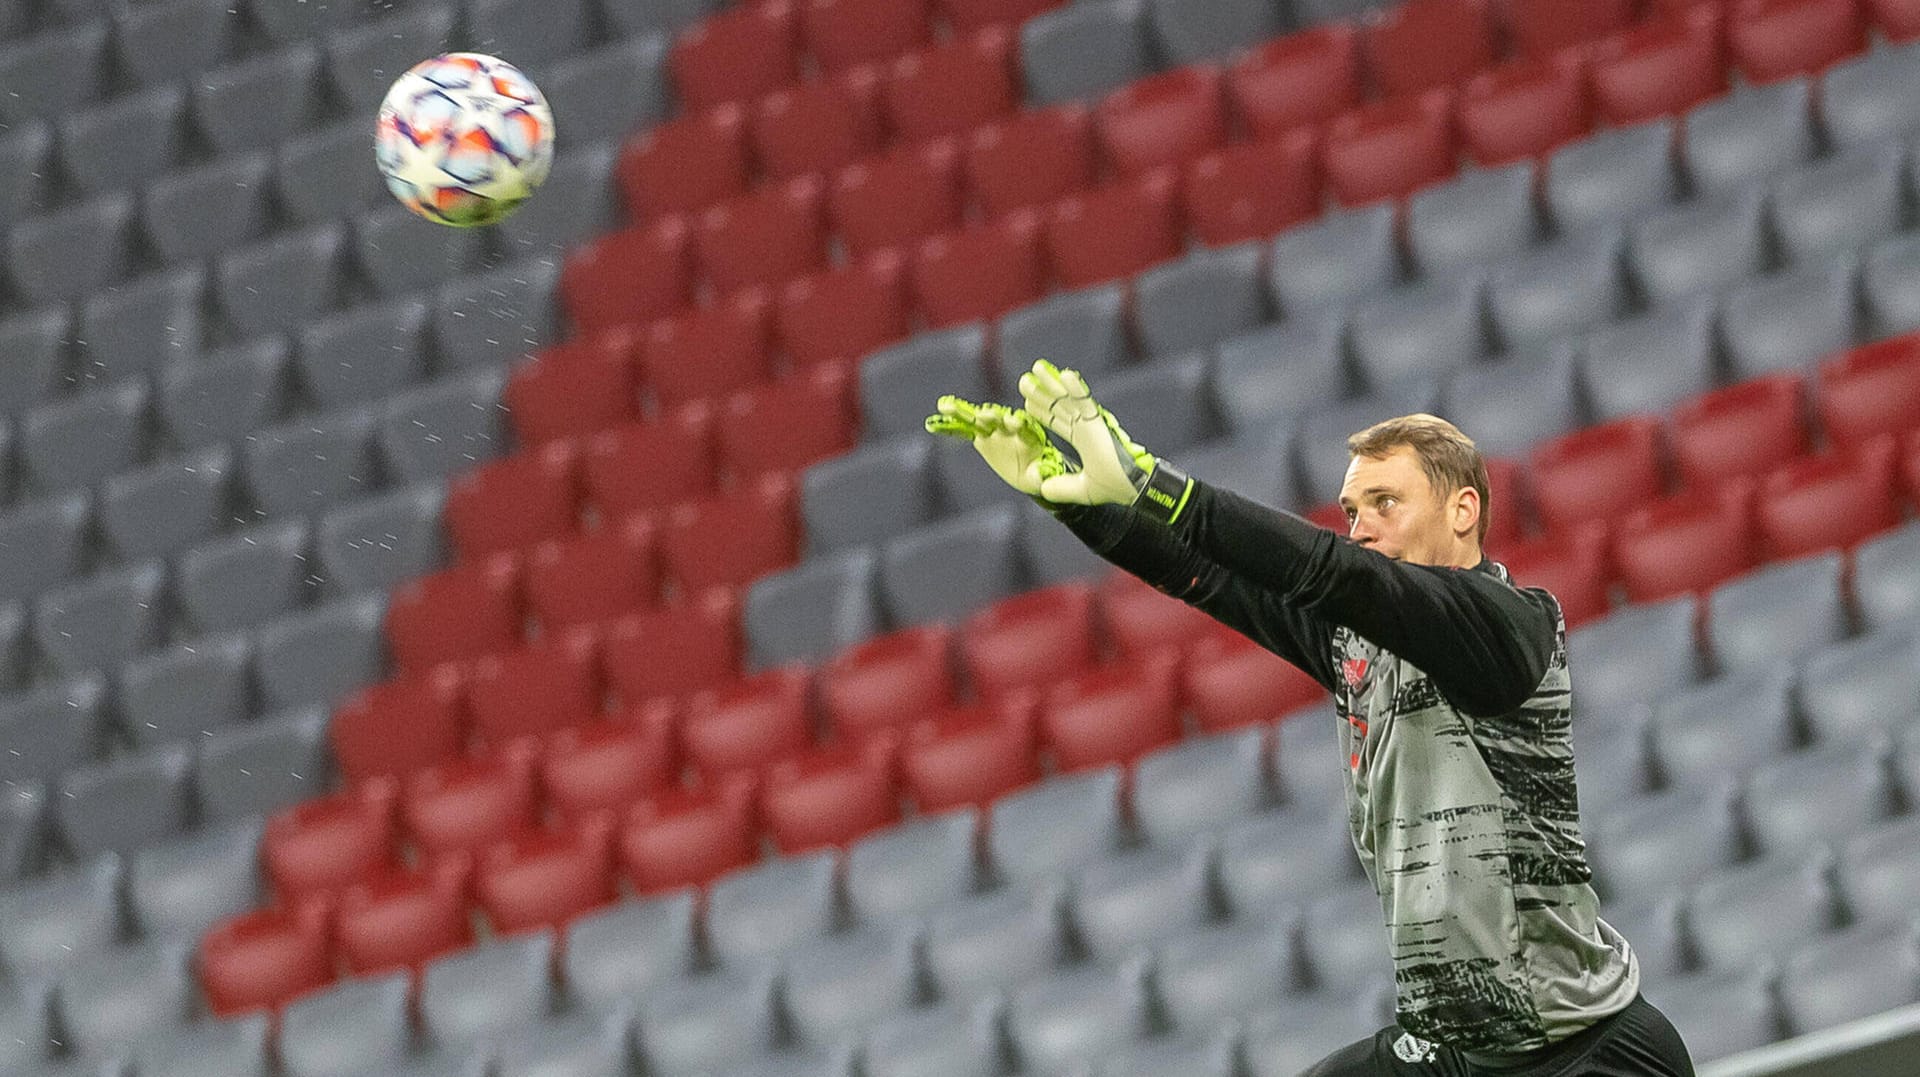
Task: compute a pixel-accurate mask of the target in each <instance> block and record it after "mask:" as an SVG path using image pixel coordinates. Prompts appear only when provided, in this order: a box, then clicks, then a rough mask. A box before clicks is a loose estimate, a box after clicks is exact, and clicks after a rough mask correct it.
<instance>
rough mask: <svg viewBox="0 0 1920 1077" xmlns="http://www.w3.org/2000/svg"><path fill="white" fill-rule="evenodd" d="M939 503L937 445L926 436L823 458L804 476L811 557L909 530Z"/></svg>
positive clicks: (804, 508)
mask: <svg viewBox="0 0 1920 1077" xmlns="http://www.w3.org/2000/svg"><path fill="white" fill-rule="evenodd" d="M934 503H935V502H934V486H933V444H932V439H930V438H928V437H926V436H925V435H922V436H920V437H913V436H911V435H906V436H902V437H899V438H894V439H892V440H890V441H884V442H879V443H876V444H872V445H867V446H863V447H861V448H857V449H855V450H854V451H853V452H850V453H847V454H846V455H844V456H838V457H834V458H833V459H830V460H822V461H820V462H819V463H817V464H814V465H813V466H812V467H809V468H807V469H806V471H805V472H804V473H803V474H802V475H801V476H800V518H801V520H802V522H803V523H804V525H805V532H804V533H805V535H806V550H807V556H808V557H813V556H815V555H817V554H823V553H831V552H833V551H835V550H842V549H847V548H849V547H853V546H860V545H864V544H866V543H870V542H883V541H885V540H887V539H890V538H893V537H895V536H897V535H902V534H905V533H906V532H908V531H911V530H913V529H914V528H916V527H918V526H920V525H921V524H923V523H926V522H927V520H928V517H929V513H930V512H931V506H932V505H934Z"/></svg>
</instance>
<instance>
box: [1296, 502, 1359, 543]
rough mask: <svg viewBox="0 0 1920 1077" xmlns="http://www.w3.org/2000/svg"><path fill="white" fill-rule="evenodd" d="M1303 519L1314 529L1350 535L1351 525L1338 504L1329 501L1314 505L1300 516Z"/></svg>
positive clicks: (1351, 531)
mask: <svg viewBox="0 0 1920 1077" xmlns="http://www.w3.org/2000/svg"><path fill="white" fill-rule="evenodd" d="M1300 515H1301V517H1302V518H1303V519H1305V520H1306V521H1307V522H1308V523H1310V524H1313V525H1314V526H1316V527H1321V528H1325V529H1326V530H1328V531H1331V532H1333V533H1334V534H1336V535H1349V536H1350V535H1352V534H1353V525H1352V523H1350V522H1349V521H1348V520H1347V510H1345V509H1343V508H1341V507H1340V504H1339V502H1336V501H1329V502H1327V503H1326V504H1324V505H1316V506H1314V507H1313V508H1311V509H1308V510H1307V511H1306V512H1303V513H1301V514H1300Z"/></svg>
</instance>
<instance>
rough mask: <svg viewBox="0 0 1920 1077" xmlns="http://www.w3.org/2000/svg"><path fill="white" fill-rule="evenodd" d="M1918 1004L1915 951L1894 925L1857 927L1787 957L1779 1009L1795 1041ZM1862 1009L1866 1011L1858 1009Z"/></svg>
mask: <svg viewBox="0 0 1920 1077" xmlns="http://www.w3.org/2000/svg"><path fill="white" fill-rule="evenodd" d="M1915 1001H1920V947H1916V944H1915V941H1914V937H1913V928H1912V927H1911V926H1910V925H1908V924H1904V923H1900V922H1897V921H1895V922H1886V921H1880V922H1875V923H1867V924H1860V925H1858V926H1856V927H1854V928H1852V929H1850V930H1848V931H1844V932H1838V933H1835V934H1833V935H1830V936H1827V937H1824V938H1818V939H1811V940H1808V941H1807V942H1805V943H1802V944H1801V945H1800V946H1797V947H1795V948H1794V949H1792V950H1790V951H1788V952H1787V954H1786V957H1785V959H1784V961H1783V962H1782V967H1781V976H1780V1007H1781V1010H1782V1011H1783V1014H1782V1016H1784V1017H1785V1019H1786V1023H1787V1027H1788V1029H1789V1030H1790V1031H1791V1032H1792V1034H1793V1035H1796V1036H1804V1035H1807V1034H1808V1033H1812V1032H1819V1031H1821V1030H1823V1029H1829V1028H1834V1027H1836V1026H1839V1025H1844V1024H1849V1023H1851V1022H1854V1021H1858V1020H1859V1019H1860V1018H1861V1016H1863V1014H1864V1013H1865V1012H1866V1011H1867V1010H1869V1009H1871V1010H1874V1011H1876V1012H1877V1011H1879V1010H1882V1009H1889V1010H1890V1009H1895V1008H1898V1007H1900V1006H1903V1005H1904V1004H1906V1003H1910V1002H1915ZM1862 1003H1865V1004H1866V1005H1862Z"/></svg>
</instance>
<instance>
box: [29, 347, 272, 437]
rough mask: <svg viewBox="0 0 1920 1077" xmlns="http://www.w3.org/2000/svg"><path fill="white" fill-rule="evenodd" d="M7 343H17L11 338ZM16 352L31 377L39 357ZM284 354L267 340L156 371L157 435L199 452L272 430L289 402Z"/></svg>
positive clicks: (210, 353) (31, 352)
mask: <svg viewBox="0 0 1920 1077" xmlns="http://www.w3.org/2000/svg"><path fill="white" fill-rule="evenodd" d="M7 339H8V341H9V342H13V341H16V340H18V338H17V337H15V336H13V335H12V334H9V335H8V337H7ZM17 347H18V350H17V351H16V354H17V355H19V357H20V363H21V366H22V371H23V372H27V371H31V370H32V369H33V368H34V367H35V365H36V362H37V359H38V355H39V353H38V352H36V351H34V350H31V348H30V347H29V346H26V345H24V344H22V345H18V346H17ZM289 351H290V349H289V347H288V346H287V343H286V342H285V341H284V340H281V339H277V338H272V337H268V338H263V339H261V340H257V341H254V342H251V343H249V344H244V345H240V346H237V347H233V348H222V349H218V350H215V351H212V352H209V353H208V354H206V355H204V356H201V357H200V358H199V359H198V360H197V361H196V362H194V363H191V364H188V365H186V366H169V367H167V368H165V369H163V370H161V371H159V372H158V375H157V377H156V379H155V380H156V382H157V385H158V394H157V399H156V400H155V409H156V411H157V412H158V413H159V420H160V430H161V432H162V433H163V434H164V436H165V437H166V438H167V439H168V440H169V441H170V442H171V443H172V444H174V445H177V446H179V447H181V448H183V449H184V448H202V447H205V446H208V445H215V444H220V443H224V442H233V441H237V440H238V439H239V438H240V437H242V436H244V435H245V434H246V433H247V432H249V431H252V430H254V429H256V428H260V427H267V426H271V425H273V422H274V420H276V419H278V418H279V417H280V415H281V413H282V412H283V411H284V410H285V407H286V403H287V401H288V399H289V398H290V396H291V392H290V387H289V384H288V379H287V377H286V372H287V363H288V353H289Z"/></svg>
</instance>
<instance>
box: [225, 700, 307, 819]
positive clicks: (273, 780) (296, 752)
mask: <svg viewBox="0 0 1920 1077" xmlns="http://www.w3.org/2000/svg"><path fill="white" fill-rule="evenodd" d="M326 726H327V714H326V713H325V712H324V711H320V710H310V711H295V712H293V713H291V714H282V715H278V716H276V717H273V718H269V719H267V720H264V721H260V722H256V723H252V724H250V725H246V726H240V727H235V728H231V729H226V730H222V731H221V732H220V733H219V734H217V735H215V736H214V737H212V738H211V739H209V740H208V741H207V743H206V745H205V747H204V748H202V749H201V752H200V765H199V774H198V780H197V781H196V782H195V785H196V786H197V787H198V789H199V792H200V807H201V812H202V814H203V815H204V816H205V817H206V818H207V819H209V820H223V819H238V818H241V817H244V816H249V815H266V814H270V813H272V812H275V811H278V810H280V809H281V808H284V807H287V806H288V805H291V804H295V803H298V802H300V801H302V800H308V799H311V798H313V797H316V796H319V795H320V794H321V792H322V791H324V790H325V789H326V788H327V778H328V771H329V770H330V763H331V758H332V757H331V755H330V754H329V753H328V750H327V744H326Z"/></svg>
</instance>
